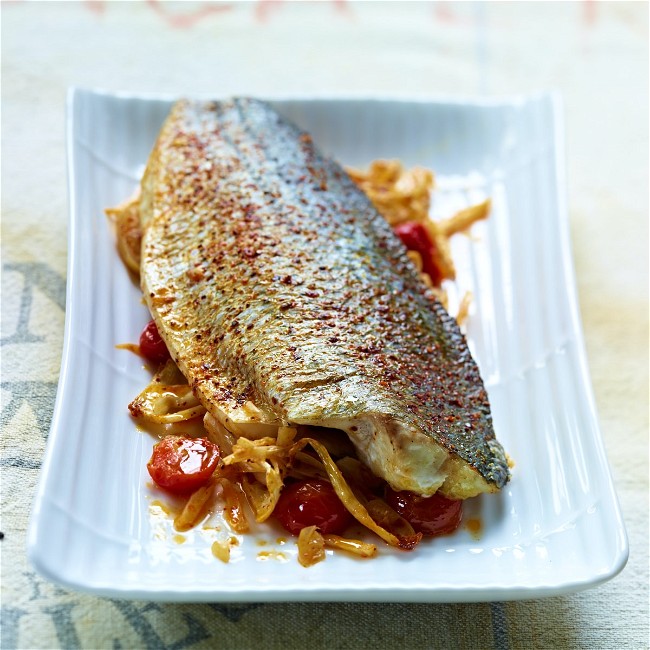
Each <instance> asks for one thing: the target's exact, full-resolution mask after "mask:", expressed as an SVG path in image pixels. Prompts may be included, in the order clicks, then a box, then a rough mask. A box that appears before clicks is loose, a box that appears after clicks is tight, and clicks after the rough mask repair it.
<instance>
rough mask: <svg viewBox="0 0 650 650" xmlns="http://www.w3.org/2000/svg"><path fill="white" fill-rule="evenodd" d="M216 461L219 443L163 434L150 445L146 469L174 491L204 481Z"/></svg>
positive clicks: (209, 474) (201, 484) (178, 491)
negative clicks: (151, 451) (161, 437)
mask: <svg viewBox="0 0 650 650" xmlns="http://www.w3.org/2000/svg"><path fill="white" fill-rule="evenodd" d="M218 463H219V447H217V445H215V444H213V443H211V442H210V441H209V440H206V439H205V438H185V437H183V436H166V437H165V438H163V439H162V440H161V441H160V442H159V443H158V444H157V445H155V446H154V448H153V453H152V455H151V459H150V460H149V462H148V463H147V469H148V470H149V474H150V476H151V478H152V479H153V480H154V482H155V483H156V484H157V485H159V486H160V487H162V488H165V489H167V490H169V491H170V492H174V493H175V494H185V493H186V492H192V491H194V490H197V489H198V488H200V487H201V486H203V485H205V484H206V483H207V482H208V480H209V479H210V477H211V476H212V474H213V472H214V470H215V469H216V468H217V465H218Z"/></svg>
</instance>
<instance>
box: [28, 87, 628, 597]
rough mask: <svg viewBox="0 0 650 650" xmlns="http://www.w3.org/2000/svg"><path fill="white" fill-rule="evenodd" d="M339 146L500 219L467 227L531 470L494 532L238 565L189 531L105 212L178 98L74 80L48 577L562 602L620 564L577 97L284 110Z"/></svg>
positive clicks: (502, 379) (178, 593)
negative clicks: (579, 204) (583, 271)
mask: <svg viewBox="0 0 650 650" xmlns="http://www.w3.org/2000/svg"><path fill="white" fill-rule="evenodd" d="M273 103H274V104H275V105H276V107H277V108H278V110H280V111H281V112H282V113H284V114H285V115H286V116H287V117H288V118H290V119H291V120H293V121H295V122H296V123H297V124H298V125H300V126H301V127H302V128H305V129H306V130H308V131H310V132H311V133H312V134H313V136H314V138H315V141H316V142H317V143H318V144H319V145H320V146H321V148H322V149H323V150H324V151H325V152H326V153H327V154H330V155H332V156H334V157H335V158H337V159H338V160H339V161H341V162H342V163H344V164H348V165H356V166H363V165H367V164H368V163H369V162H370V161H371V160H373V159H375V158H380V157H384V158H386V157H388V158H398V159H400V160H402V161H403V162H404V163H405V164H406V165H412V164H420V165H425V166H427V167H430V168H432V169H434V170H435V171H436V173H437V178H438V189H437V190H436V193H435V198H434V201H435V207H434V211H435V213H436V214H437V215H438V216H445V215H450V214H451V213H452V212H453V211H454V210H455V209H457V208H461V207H465V206H467V205H468V204H470V203H472V202H474V201H476V200H480V199H482V198H484V197H486V196H489V197H491V198H492V202H493V210H492V214H491V216H490V218H489V219H488V221H487V222H484V223H480V224H477V225H476V226H475V227H474V229H473V230H472V236H471V238H470V237H464V236H458V237H456V238H455V241H454V254H455V256H456V260H457V262H458V267H459V268H458V287H459V290H460V291H464V290H470V291H472V292H473V295H474V301H473V303H472V309H471V315H470V320H469V323H468V326H467V335H468V340H469V342H470V346H471V348H472V351H473V353H474V354H475V357H476V358H477V360H478V362H479V365H480V368H481V372H482V374H483V377H484V379H485V382H486V386H487V389H488V392H489V395H490V399H491V402H492V407H493V415H494V423H495V428H496V431H497V436H498V438H499V439H500V440H501V442H502V443H503V444H504V446H505V448H506V449H507V450H508V452H509V454H510V455H511V457H512V458H513V459H514V461H515V463H516V464H515V467H514V470H513V477H512V481H511V482H510V483H509V484H508V485H507V486H506V488H505V489H504V490H503V491H502V493H501V494H499V495H493V496H487V497H481V498H477V499H474V500H471V501H470V502H468V503H467V504H466V508H465V517H466V519H473V520H478V521H480V523H481V532H480V535H476V534H472V533H471V531H470V530H468V529H467V528H461V530H459V531H458V532H457V533H456V534H454V535H452V536H449V537H443V538H438V539H433V540H429V541H425V542H424V543H422V544H421V545H420V546H419V547H418V548H417V549H416V550H415V551H414V552H410V553H409V552H401V551H396V550H394V549H391V548H387V547H384V546H383V545H381V542H380V545H381V550H380V554H379V557H377V558H375V559H373V560H365V561H364V560H358V559H355V558H351V557H348V556H346V555H344V554H342V553H337V554H329V555H328V557H327V559H326V561H325V562H323V563H321V564H318V565H316V566H314V567H312V568H310V569H304V568H303V567H301V566H300V565H299V564H298V562H297V560H296V557H295V556H296V549H295V545H294V543H293V540H291V539H290V540H288V541H287V542H285V543H280V542H279V541H278V537H279V535H280V532H279V530H278V529H274V528H271V529H262V528H260V529H259V530H257V531H256V532H255V534H253V535H249V536H244V537H242V538H241V540H240V545H239V546H238V547H235V549H234V550H233V556H232V561H231V562H230V563H229V564H223V563H222V562H220V561H219V560H217V559H216V558H214V557H213V556H212V554H211V552H210V546H211V542H212V541H213V539H215V538H217V537H219V535H223V534H225V532H224V531H221V532H215V531H210V530H203V529H198V530H195V531H193V532H192V533H190V534H188V535H186V536H185V540H184V543H182V544H181V543H179V541H180V540H179V539H178V538H176V539H175V538H174V532H173V530H172V529H171V525H170V523H169V518H166V517H164V516H160V512H159V510H157V508H156V506H155V498H156V495H155V493H154V492H153V491H152V489H151V488H150V487H149V485H148V475H147V473H146V468H145V465H146V462H147V460H148V458H149V456H150V453H151V448H152V445H153V443H154V440H153V439H152V438H151V437H150V436H149V435H147V434H146V433H143V432H141V431H138V430H137V429H136V427H135V426H134V423H133V422H132V421H131V419H130V418H129V415H128V412H127V409H126V405H127V404H128V402H129V401H130V400H131V399H132V398H133V397H134V396H135V395H137V394H138V393H139V392H140V390H141V389H142V388H143V387H144V386H145V385H146V384H147V383H148V380H149V374H148V372H147V371H146V370H145V369H143V367H142V364H141V361H140V360H139V359H138V358H137V357H136V356H135V355H133V354H130V353H128V352H125V351H124V350H119V349H116V348H115V345H116V344H117V343H121V342H128V341H135V340H137V336H138V334H139V331H140V329H141V327H142V326H143V325H144V323H145V322H146V321H147V320H148V316H147V313H146V311H145V308H144V307H143V306H142V304H141V302H140V296H139V290H138V288H137V286H136V285H135V284H134V283H133V281H132V280H131V279H130V278H129V275H128V273H127V272H126V270H125V268H124V267H123V265H122V263H121V262H120V260H119V258H118V256H117V254H116V250H115V244H114V237H113V233H112V232H111V229H110V226H109V223H108V221H107V219H106V218H105V217H104V214H103V210H104V208H106V207H107V206H113V205H115V204H117V203H119V202H121V201H122V200H124V199H125V198H126V197H128V196H129V195H130V194H131V193H132V192H133V190H134V189H135V188H136V186H137V184H138V180H139V177H140V174H141V172H142V169H143V166H144V164H145V162H146V160H147V157H148V154H149V152H150V149H151V147H152V145H153V143H154V140H155V138H156V135H157V132H158V130H159V127H160V125H161V123H162V121H163V119H164V117H165V115H166V114H167V112H168V110H169V108H170V105H171V100H169V99H161V98H137V97H127V96H116V95H109V94H105V93H100V92H93V91H88V90H73V91H72V92H71V94H70V99H69V120H68V129H69V130H68V145H69V163H70V169H69V173H70V202H71V215H70V232H69V266H68V293H67V315H66V328H65V341H64V353H63V362H62V369H61V378H60V383H59V392H58V396H57V403H56V408H55V414H54V419H53V422H52V429H51V433H50V439H49V444H48V449H47V455H46V460H45V464H44V468H43V473H42V477H41V483H40V487H39V491H38V495H37V499H36V502H35V507H34V512H33V516H32V522H31V529H30V535H29V553H30V557H31V560H32V562H33V563H34V565H35V566H36V568H37V569H38V570H39V571H40V572H41V573H42V574H43V575H44V576H46V577H47V578H49V579H51V580H53V581H55V582H58V583H61V584H63V585H66V586H68V587H71V588H74V589H80V590H83V591H87V592H92V593H95V594H99V595H104V596H113V597H125V598H146V599H151V600H173V601H279V600H300V601H305V600H312V601H314V600H320V601H325V600H341V601H343V600H346V601H447V602H450V601H485V600H502V599H515V598H533V597H539V596H547V595H552V594H559V593H565V592H569V591H575V590H578V589H583V588H586V587H589V586H593V585H596V584H598V583H601V582H603V581H605V580H607V579H608V578H611V577H612V576H614V575H616V573H617V572H618V571H620V570H621V569H622V567H623V566H624V564H625V562H626V559H627V553H628V551H627V539H626V534H625V529H624V526H623V522H622V519H621V515H620V512H619V508H618V504H617V501H616V496H615V493H614V490H613V487H612V482H611V478H610V475H609V470H608V466H607V461H606V458H605V454H604V451H603V445H602V442H601V438H600V433H599V430H598V424H597V420H596V415H595V408H594V402H593V397H592V393H591V389H590V383H589V377H588V372H587V367H586V363H585V353H584V349H583V341H582V334H581V329H580V323H579V317H578V313H577V306H576V294H575V289H574V277H573V269H572V263H571V257H570V245H569V236H568V223H567V214H566V204H565V196H564V192H565V188H564V174H563V168H564V165H563V145H562V142H563V141H562V133H561V126H560V123H559V122H560V110H559V102H558V100H557V98H556V97H554V96H551V95H540V96H535V97H528V98H525V97H523V98H514V99H511V100H507V101H496V100H495V101H492V100H490V101H480V102H475V101H435V100H432V101H424V100H418V101H402V100H400V101H390V100H377V99H291V100H276V101H274V102H273Z"/></svg>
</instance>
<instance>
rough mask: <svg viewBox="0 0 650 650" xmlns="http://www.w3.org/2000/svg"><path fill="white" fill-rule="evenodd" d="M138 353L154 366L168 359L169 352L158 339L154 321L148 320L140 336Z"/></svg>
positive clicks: (158, 334) (158, 335) (160, 339)
mask: <svg viewBox="0 0 650 650" xmlns="http://www.w3.org/2000/svg"><path fill="white" fill-rule="evenodd" d="M140 352H141V353H142V356H143V357H145V358H146V359H147V360H148V361H151V363H155V364H159V363H164V362H165V361H167V359H169V350H168V349H167V345H166V344H165V342H164V341H163V340H162V338H161V337H160V333H159V332H158V327H157V326H156V323H155V321H152V320H150V321H149V322H148V323H147V324H146V325H145V328H144V329H143V330H142V334H140Z"/></svg>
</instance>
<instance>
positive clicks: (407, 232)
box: [394, 221, 442, 287]
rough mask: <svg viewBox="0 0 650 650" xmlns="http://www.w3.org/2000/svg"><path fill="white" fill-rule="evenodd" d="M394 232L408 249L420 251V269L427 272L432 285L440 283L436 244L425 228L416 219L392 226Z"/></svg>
mask: <svg viewBox="0 0 650 650" xmlns="http://www.w3.org/2000/svg"><path fill="white" fill-rule="evenodd" d="M394 230H395V234H396V235H397V236H398V237H399V238H400V239H401V240H402V243H403V244H404V246H406V248H408V249H409V250H410V251H416V252H417V253H420V257H421V258H422V270H423V271H424V272H425V273H427V274H428V276H429V277H430V278H431V282H433V284H434V286H436V287H439V286H440V284H441V283H442V273H441V271H440V269H439V268H438V265H437V264H436V262H435V258H434V255H435V254H436V251H437V249H436V244H435V242H434V241H432V239H431V237H429V233H428V232H427V229H426V228H425V227H424V226H423V225H422V224H421V223H417V222H416V221H407V222H406V223H401V224H400V225H399V226H395V228H394Z"/></svg>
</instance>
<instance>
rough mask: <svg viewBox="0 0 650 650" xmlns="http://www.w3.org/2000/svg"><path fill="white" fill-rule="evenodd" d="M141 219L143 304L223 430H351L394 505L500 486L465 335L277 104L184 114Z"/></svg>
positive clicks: (238, 104)
mask: <svg viewBox="0 0 650 650" xmlns="http://www.w3.org/2000/svg"><path fill="white" fill-rule="evenodd" d="M140 213H141V225H142V230H143V242H142V261H141V284H142V289H143V292H144V296H145V300H146V302H147V304H148V306H149V308H150V310H151V313H152V315H153V317H154V318H155V320H156V322H157V324H158V327H159V330H160V333H161V335H162V336H163V338H164V340H165V341H166V343H167V345H168V347H169V349H170V351H171V353H172V356H173V357H174V359H175V360H176V361H177V363H178V365H179V367H180V368H181V370H182V371H183V373H184V374H185V376H186V377H187V378H188V381H189V382H190V384H191V385H192V387H193V388H194V391H195V393H196V394H197V396H198V397H199V399H200V400H201V401H202V402H203V404H204V405H205V407H206V408H207V410H208V411H209V412H210V413H211V414H212V415H214V416H216V417H218V418H220V419H221V420H222V421H224V422H226V423H227V422H228V421H230V422H231V423H232V422H235V421H236V420H237V418H238V417H240V416H241V414H242V409H246V408H249V410H250V407H251V406H252V407H253V410H254V412H255V415H254V416H253V419H254V420H259V422H260V425H261V427H262V430H261V431H262V432H263V429H264V426H268V427H275V426H277V425H280V424H306V425H316V426H325V427H334V428H339V429H343V430H344V431H346V432H347V434H348V435H349V437H350V439H351V440H352V442H353V443H354V445H355V447H356V449H357V452H358V454H359V457H360V458H361V459H362V460H363V461H364V462H365V463H366V464H367V465H368V466H369V467H370V469H371V470H372V471H373V472H374V473H375V474H376V475H378V476H380V477H382V478H384V479H385V480H386V481H387V482H388V483H389V484H390V485H391V486H392V487H394V488H395V489H398V490H399V489H408V490H412V491H415V492H418V493H420V494H424V495H429V494H433V493H434V492H436V491H437V490H440V491H441V493H443V494H445V495H447V496H450V497H452V498H466V497H469V496H474V495H475V494H478V493H481V492H494V491H496V490H498V489H499V488H501V487H502V486H503V485H504V484H505V483H506V482H507V480H508V478H509V471H508V466H507V462H506V458H505V454H504V451H503V449H502V447H501V445H500V444H499V443H498V442H497V441H496V439H495V436H494V431H493V428H492V420H491V415H490V407H489V403H488V398H487V394H486V391H485V388H484V386H483V383H482V381H481V378H480V375H479V371H478V368H477V366H476V363H475V362H474V360H473V359H472V357H471V354H470V352H469V349H468V347H467V344H466V341H465V339H464V337H463V335H462V333H461V332H460V330H459V329H458V326H457V325H456V322H455V321H454V320H453V319H452V318H451V317H450V316H449V315H448V314H447V312H446V311H445V310H444V308H443V307H442V306H441V304H440V303H439V302H438V301H437V300H436V299H435V297H434V296H433V294H432V293H431V292H430V291H429V290H428V289H427V288H426V286H425V285H424V284H423V283H422V281H421V279H420V277H419V274H418V272H417V270H416V269H415V267H414V266H413V264H412V263H411V261H410V260H409V258H408V256H407V255H406V251H405V249H404V247H403V245H402V244H401V242H400V241H399V240H398V239H397V237H395V236H394V234H393V232H392V230H391V228H390V226H389V225H388V224H387V223H386V221H385V220H384V219H383V218H382V217H381V216H380V215H379V213H378V212H377V211H376V210H375V208H374V207H373V206H372V204H371V203H370V201H369V200H368V199H367V197H366V196H365V195H364V194H363V192H361V191H360V190H359V189H358V188H357V187H356V186H355V185H354V183H353V182H352V181H351V180H350V178H349V177H348V175H347V174H346V173H345V172H344V171H343V169H342V168H341V167H340V166H339V165H337V164H336V163H334V162H332V161H331V160H329V159H326V158H324V157H323V156H322V155H321V154H320V153H319V152H318V151H317V150H316V148H315V147H314V145H313V142H312V139H311V137H310V136H309V135H308V134H306V133H302V132H300V131H299V130H298V129H297V128H296V127H294V126H293V125H291V124H289V123H288V122H287V121H285V120H284V119H283V118H281V117H280V116H279V115H278V114H277V113H276V112H275V111H274V110H273V109H272V108H271V107H270V106H268V105H267V104H265V103H263V102H260V101H257V100H252V99H235V100H228V101H223V102H190V101H180V102H178V103H177V104H176V105H175V106H174V107H173V109H172V111H171V114H170V116H169V117H168V119H167V121H166V122H165V124H164V126H163V128H162V130H161V132H160V135H159V138H158V141H157V143H156V146H155V148H154V150H153V152H152V155H151V157H150V160H149V163H148V165H147V169H146V172H145V175H144V178H143V182H142V197H141V203H140Z"/></svg>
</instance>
